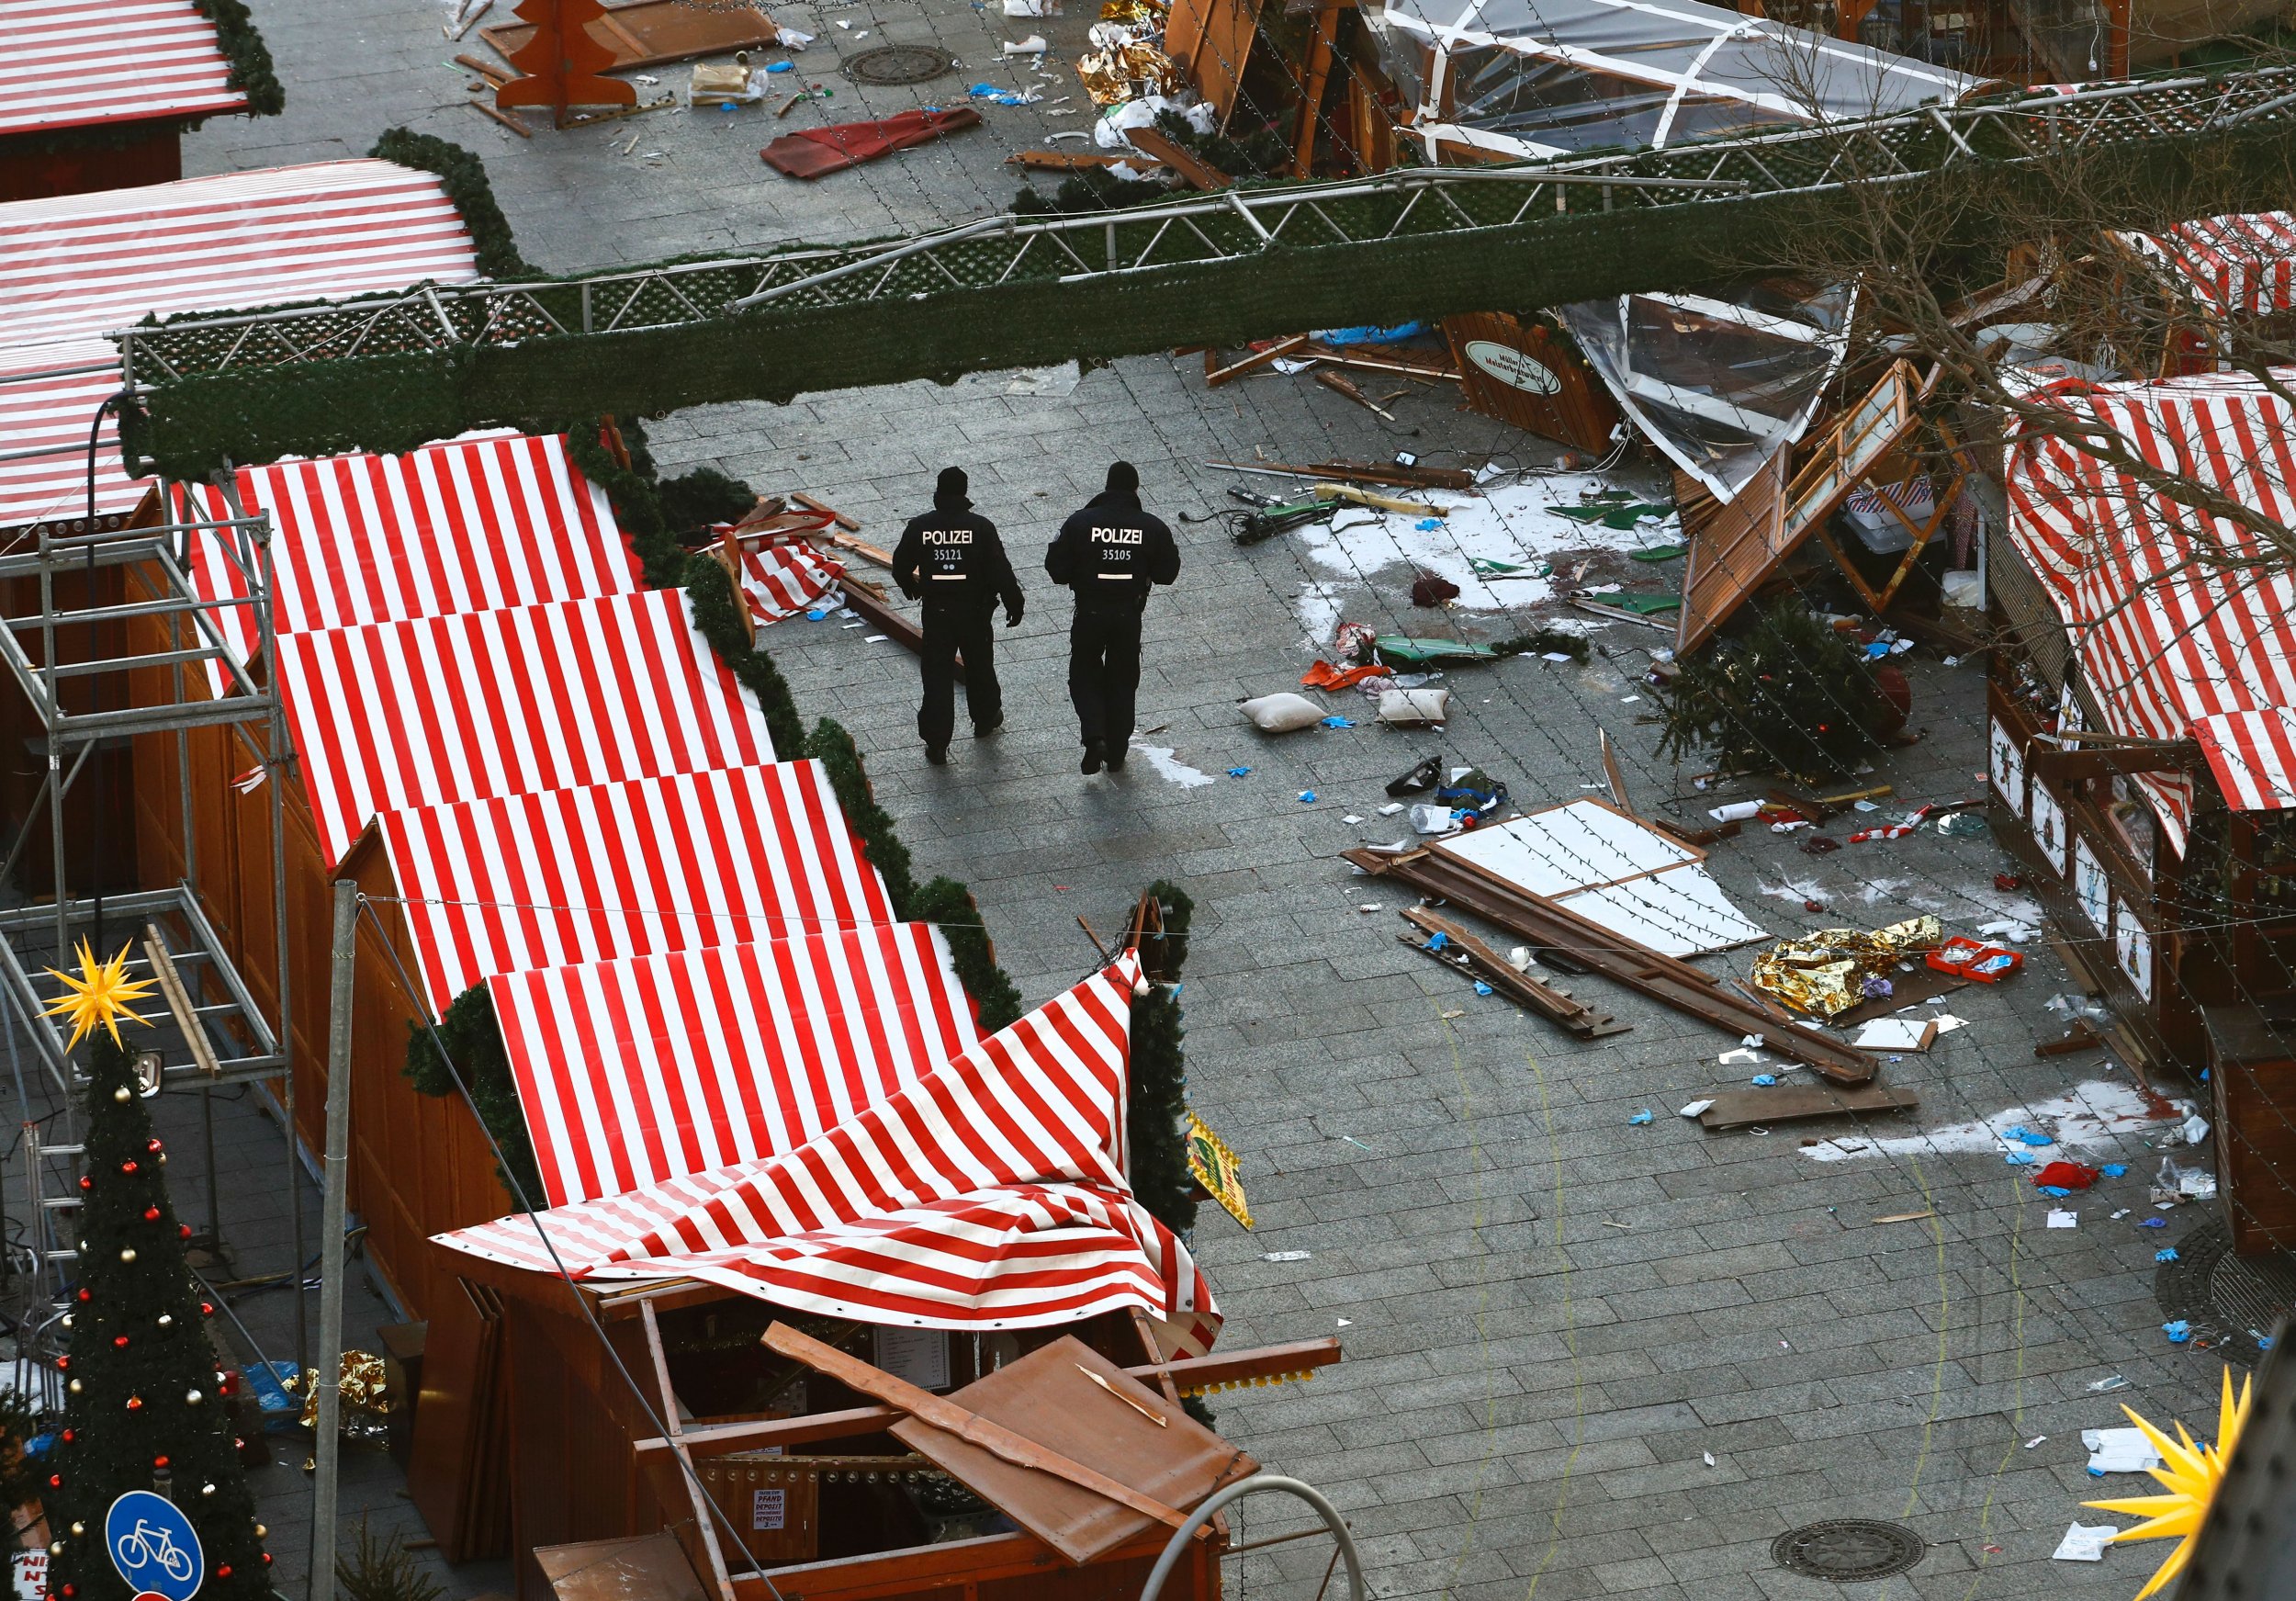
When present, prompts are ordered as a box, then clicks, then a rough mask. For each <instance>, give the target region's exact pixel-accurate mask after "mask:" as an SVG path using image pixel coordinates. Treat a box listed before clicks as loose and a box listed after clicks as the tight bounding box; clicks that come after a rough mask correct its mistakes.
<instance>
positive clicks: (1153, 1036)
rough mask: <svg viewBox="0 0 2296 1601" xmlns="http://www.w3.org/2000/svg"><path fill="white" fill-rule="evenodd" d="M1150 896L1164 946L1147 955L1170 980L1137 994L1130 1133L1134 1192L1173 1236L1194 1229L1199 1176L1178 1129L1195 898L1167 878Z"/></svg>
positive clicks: (1183, 1113) (1183, 1106)
mask: <svg viewBox="0 0 2296 1601" xmlns="http://www.w3.org/2000/svg"><path fill="white" fill-rule="evenodd" d="M1148 893H1149V895H1150V896H1154V898H1155V900H1156V902H1157V903H1158V904H1159V905H1160V906H1161V907H1162V908H1164V949H1163V951H1162V953H1161V955H1160V956H1159V955H1158V953H1154V952H1151V953H1145V954H1147V955H1149V956H1150V957H1151V958H1152V960H1154V964H1155V966H1156V967H1157V969H1158V970H1159V971H1160V972H1163V973H1165V974H1168V975H1170V980H1171V982H1170V983H1169V984H1152V985H1150V986H1149V987H1148V993H1147V994H1146V995H1139V996H1134V997H1133V998H1132V1071H1131V1084H1130V1087H1129V1088H1128V1092H1127V1097H1126V1106H1125V1119H1124V1122H1125V1127H1126V1128H1127V1129H1129V1130H1130V1131H1131V1158H1132V1171H1131V1178H1132V1193H1133V1194H1134V1195H1136V1196H1138V1197H1139V1198H1140V1204H1141V1205H1142V1206H1144V1207H1146V1208H1147V1209H1148V1212H1149V1215H1150V1216H1152V1217H1154V1218H1155V1219H1156V1220H1157V1221H1158V1222H1159V1223H1163V1224H1164V1225H1165V1227H1166V1228H1168V1229H1170V1230H1172V1232H1173V1233H1175V1234H1182V1235H1184V1234H1186V1233H1187V1231H1188V1230H1190V1229H1192V1228H1194V1227H1195V1226H1196V1197H1195V1180H1194V1178H1192V1177H1191V1176H1190V1175H1189V1173H1188V1170H1187V1142H1186V1140H1185V1138H1184V1137H1183V1136H1182V1134H1181V1133H1180V1125H1181V1122H1182V1120H1184V1119H1185V1118H1186V1117H1187V1045H1186V1042H1187V1027H1186V1024H1185V1020H1184V1019H1183V1018H1182V1015H1181V1012H1180V993H1179V992H1180V969H1181V967H1182V966H1183V965H1184V964H1186V963H1187V925H1188V921H1189V919H1191V918H1192V917H1193V916H1194V915H1195V912H1196V903H1195V902H1194V901H1193V900H1191V899H1189V898H1188V896H1187V891H1185V890H1183V889H1181V888H1180V886H1179V885H1176V884H1174V883H1172V882H1171V881H1170V880H1169V879H1162V878H1160V879H1158V880H1157V881H1156V882H1155V883H1154V884H1152V885H1149V886H1148Z"/></svg>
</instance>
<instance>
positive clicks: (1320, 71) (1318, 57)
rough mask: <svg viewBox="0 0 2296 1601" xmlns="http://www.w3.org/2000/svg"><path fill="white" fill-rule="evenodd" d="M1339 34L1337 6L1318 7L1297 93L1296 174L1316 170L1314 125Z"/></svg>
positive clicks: (1293, 150)
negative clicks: (1305, 70)
mask: <svg viewBox="0 0 2296 1601" xmlns="http://www.w3.org/2000/svg"><path fill="white" fill-rule="evenodd" d="M1338 33H1339V7H1338V6H1336V5H1326V6H1319V7H1318V8H1317V10H1316V13H1315V21H1314V23H1313V24H1312V25H1311V33H1310V36H1309V40H1308V81H1307V84H1306V86H1305V87H1304V88H1303V89H1302V90H1301V92H1300V126H1299V130H1298V131H1297V132H1295V133H1294V134H1293V135H1292V140H1291V171H1292V175H1293V176H1295V177H1300V178H1305V177H1310V176H1312V175H1313V174H1314V170H1315V125H1316V124H1317V123H1318V122H1319V121H1321V120H1322V114H1323V90H1324V87H1325V85H1328V84H1330V82H1331V80H1332V47H1333V44H1334V40H1335V39H1336V38H1337V36H1338Z"/></svg>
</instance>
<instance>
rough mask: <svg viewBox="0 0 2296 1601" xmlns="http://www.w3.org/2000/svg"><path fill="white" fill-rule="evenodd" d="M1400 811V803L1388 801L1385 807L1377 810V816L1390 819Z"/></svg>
mask: <svg viewBox="0 0 2296 1601" xmlns="http://www.w3.org/2000/svg"><path fill="white" fill-rule="evenodd" d="M1402 809H1403V803H1402V802H1401V801H1390V802H1388V803H1387V805H1385V806H1381V807H1380V808H1379V816H1381V817H1393V816H1394V815H1395V814H1396V813H1398V812H1400V811H1401V810H1402Z"/></svg>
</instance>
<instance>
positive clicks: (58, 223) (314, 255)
mask: <svg viewBox="0 0 2296 1601" xmlns="http://www.w3.org/2000/svg"><path fill="white" fill-rule="evenodd" d="M122 76H123V81H124V82H126V83H128V84H129V85H132V84H133V82H134V78H133V74H132V73H123V75H122ZM477 276H478V254H477V251H476V249H475V248H474V247H473V245H472V244H471V242H470V234H469V231H468V230H467V229H466V228H465V227H464V226H463V221H462V217H461V215H460V213H458V212H457V211H456V209H455V207H454V205H453V203H452V202H451V201H449V200H448V199H447V198H446V191H445V187H444V186H442V185H441V184H440V182H439V180H438V179H437V178H435V177H433V175H430V174H429V173H422V172H415V171H413V170H411V169H410V168H407V167H401V166H396V165H393V164H392V163H389V162H379V161H365V160H361V161H340V162H321V163H313V164H310V165H306V166H293V167H275V168H271V169H268V170H266V171H261V172H253V173H231V174H227V175H222V176H219V177H210V178H186V179H184V180H183V181H182V182H180V183H174V184H151V185H146V186H142V187H140V188H131V189H107V190H103V191H100V192H98V193H96V194H91V195H67V196H63V197H59V198H56V199H49V200H17V201H13V202H10V203H7V204H5V205H0V440H5V442H6V448H5V449H0V528H13V527H18V526H21V525H23V524H27V523H33V522H38V521H39V520H40V519H42V518H46V517H76V516H78V515H80V514H81V513H83V512H84V510H85V509H86V496H87V483H86V475H87V445H88V428H89V425H90V423H93V422H94V421H95V418H96V407H97V406H98V405H99V404H100V403H101V402H102V401H103V400H105V399H106V397H107V396H109V395H112V394H114V393H116V392H117V391H118V389H119V382H120V378H119V358H118V351H117V350H116V349H114V348H113V346H112V344H111V343H110V342H109V341H108V340H107V339H105V338H104V337H103V335H105V334H107V333H111V332H113V331H114V330H116V329H119V328H124V327H126V326H128V325H129V323H133V322H138V321H141V320H142V319H143V317H144V316H145V314H146V313H157V314H159V315H161V316H169V315H172V314H174V313H176V312H181V311H201V310H225V309H229V308H232V307H252V306H268V305H276V304H278V303H280V302H282V301H287V300H310V299H330V298H334V297H339V296H344V295H360V294H367V293H371V292H374V291H377V290H384V289H403V288H408V287H409V286H410V285H412V284H416V283H420V282H422V281H423V280H424V279H426V278H427V279H435V280H437V281H438V282H441V283H467V282H468V281H470V280H471V279H473V278H475V277H477ZM145 487H146V486H145V483H144V481H143V480H140V479H129V478H128V477H127V476H126V475H125V474H124V472H123V471H122V470H121V468H120V465H119V446H118V433H117V431H116V429H115V428H114V426H113V424H112V421H111V419H110V418H108V417H107V418H106V420H105V423H104V427H103V432H102V433H101V434H100V435H99V443H98V446H97V456H96V509H97V511H98V512H99V513H115V512H124V511H128V510H129V509H131V508H132V507H133V506H134V505H135V503H136V502H137V501H138V500H139V499H140V498H141V496H142V493H143V490H144V489H145Z"/></svg>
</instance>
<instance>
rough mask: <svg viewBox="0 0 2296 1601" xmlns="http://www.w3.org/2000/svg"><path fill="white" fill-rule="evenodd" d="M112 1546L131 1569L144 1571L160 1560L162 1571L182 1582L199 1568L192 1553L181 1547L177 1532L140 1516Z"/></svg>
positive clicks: (131, 1571)
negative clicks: (172, 1533)
mask: <svg viewBox="0 0 2296 1601" xmlns="http://www.w3.org/2000/svg"><path fill="white" fill-rule="evenodd" d="M112 1549H113V1550H115V1551H116V1552H117V1553H118V1559H119V1566H120V1567H121V1568H122V1569H124V1570H126V1571H128V1572H129V1573H141V1571H142V1570H144V1569H145V1568H148V1567H150V1566H152V1564H153V1563H154V1562H156V1563H158V1564H159V1569H160V1572H161V1573H165V1574H166V1575H167V1576H168V1577H169V1578H171V1579H173V1580H174V1581H175V1583H177V1584H183V1583H185V1582H186V1580H188V1579H189V1578H190V1577H191V1575H192V1574H193V1573H195V1572H196V1571H197V1563H196V1562H194V1561H193V1560H192V1555H191V1553H190V1552H189V1551H186V1550H182V1549H180V1548H179V1547H178V1546H177V1545H176V1544H175V1540H174V1536H172V1535H171V1534H169V1533H168V1531H167V1530H166V1529H164V1528H152V1526H151V1525H150V1524H149V1523H146V1522H145V1521H144V1520H143V1519H141V1518H140V1517H139V1518H138V1519H136V1526H135V1528H131V1529H129V1531H128V1532H127V1533H126V1534H123V1535H121V1536H120V1537H119V1539H118V1543H116V1544H115V1545H114V1546H113V1548H112Z"/></svg>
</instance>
